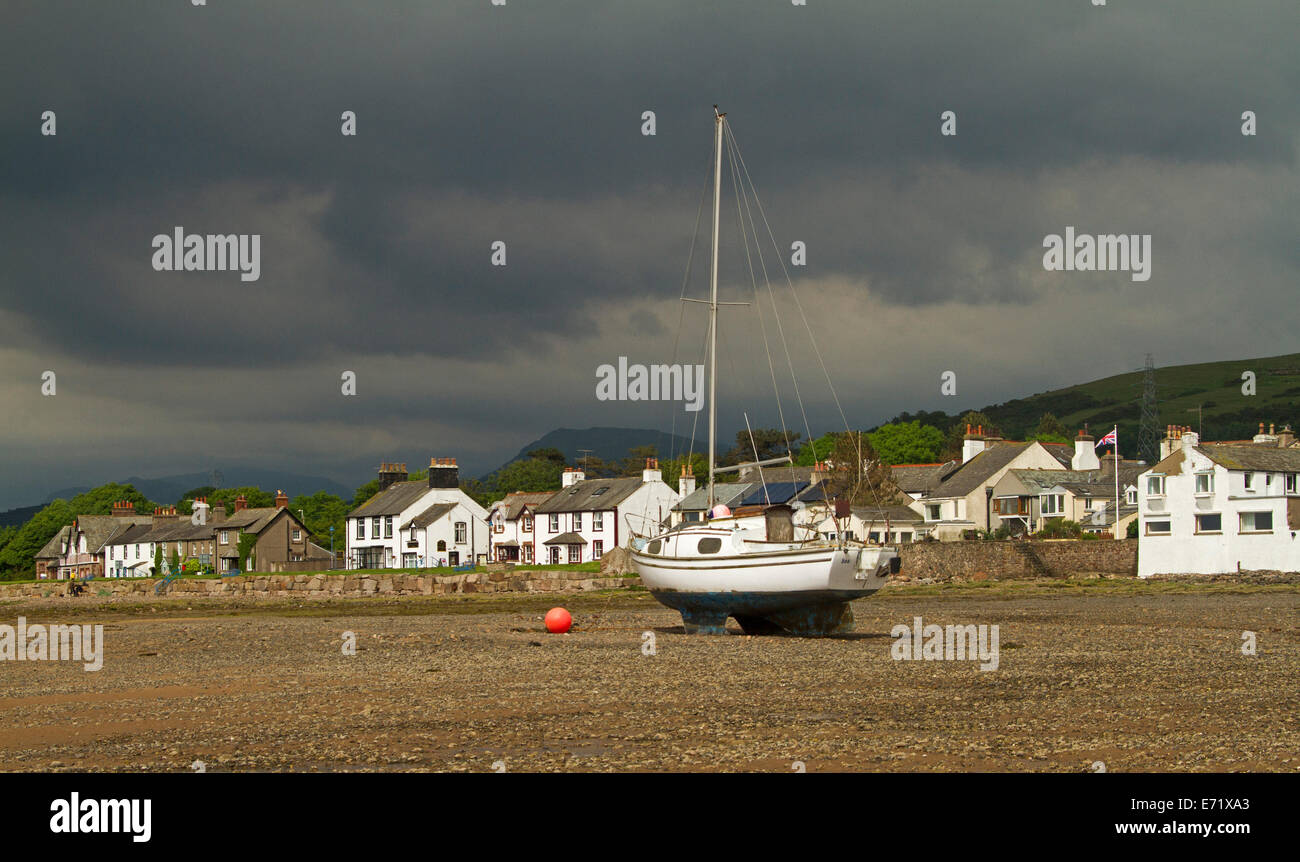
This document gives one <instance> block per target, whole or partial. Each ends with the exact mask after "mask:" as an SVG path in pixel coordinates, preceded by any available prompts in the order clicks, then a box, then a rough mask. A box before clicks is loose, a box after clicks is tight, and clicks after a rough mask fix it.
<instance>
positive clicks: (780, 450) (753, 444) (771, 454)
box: [722, 428, 823, 466]
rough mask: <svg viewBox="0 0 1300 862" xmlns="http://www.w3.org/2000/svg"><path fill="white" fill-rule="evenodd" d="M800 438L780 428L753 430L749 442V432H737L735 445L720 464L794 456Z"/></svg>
mask: <svg viewBox="0 0 1300 862" xmlns="http://www.w3.org/2000/svg"><path fill="white" fill-rule="evenodd" d="M802 436H803V434H801V433H800V432H798V431H790V432H786V431H782V430H781V429H780V428H755V429H754V439H753V440H752V441H751V440H750V435H749V431H747V430H746V431H737V432H736V445H735V446H733V447H731V449H730V450H729V451H728V452H727V454H726V455H725V456H723V458H722V464H723V465H724V466H732V465H735V464H744V463H747V462H749V461H766V460H768V459H769V458H780V457H781V456H783V455H785V454H786V453H787V452H789V454H791V455H796V454H798V451H799V438H800V437H802ZM817 455H818V457H819V458H820V457H823V456H822V453H821V452H820V450H819V451H818V453H817ZM809 463H810V464H811V463H812V462H811V461H810V462H809Z"/></svg>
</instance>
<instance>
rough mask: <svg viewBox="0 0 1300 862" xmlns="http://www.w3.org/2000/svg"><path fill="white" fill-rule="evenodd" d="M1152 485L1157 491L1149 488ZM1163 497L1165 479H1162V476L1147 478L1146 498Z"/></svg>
mask: <svg viewBox="0 0 1300 862" xmlns="http://www.w3.org/2000/svg"><path fill="white" fill-rule="evenodd" d="M1152 485H1154V486H1155V487H1156V489H1157V490H1155V491H1152V490H1151V486H1152ZM1164 495H1165V477H1164V476H1147V496H1148V497H1163V496H1164Z"/></svg>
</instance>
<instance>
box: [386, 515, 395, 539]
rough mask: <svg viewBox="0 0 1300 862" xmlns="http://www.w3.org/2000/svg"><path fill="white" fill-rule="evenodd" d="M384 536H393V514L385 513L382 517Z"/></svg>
mask: <svg viewBox="0 0 1300 862" xmlns="http://www.w3.org/2000/svg"><path fill="white" fill-rule="evenodd" d="M384 538H385V539H391V538H393V516H392V515H387V516H385V517H384Z"/></svg>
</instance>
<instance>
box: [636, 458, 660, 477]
mask: <svg viewBox="0 0 1300 862" xmlns="http://www.w3.org/2000/svg"><path fill="white" fill-rule="evenodd" d="M663 480H664V474H663V471H662V470H660V469H659V459H658V458H647V459H645V469H644V470H642V471H641V481H642V482H662V481H663Z"/></svg>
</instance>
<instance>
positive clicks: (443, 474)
mask: <svg viewBox="0 0 1300 862" xmlns="http://www.w3.org/2000/svg"><path fill="white" fill-rule="evenodd" d="M429 487H430V488H459V487H460V468H459V467H457V466H456V459H455V458H430V459H429Z"/></svg>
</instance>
